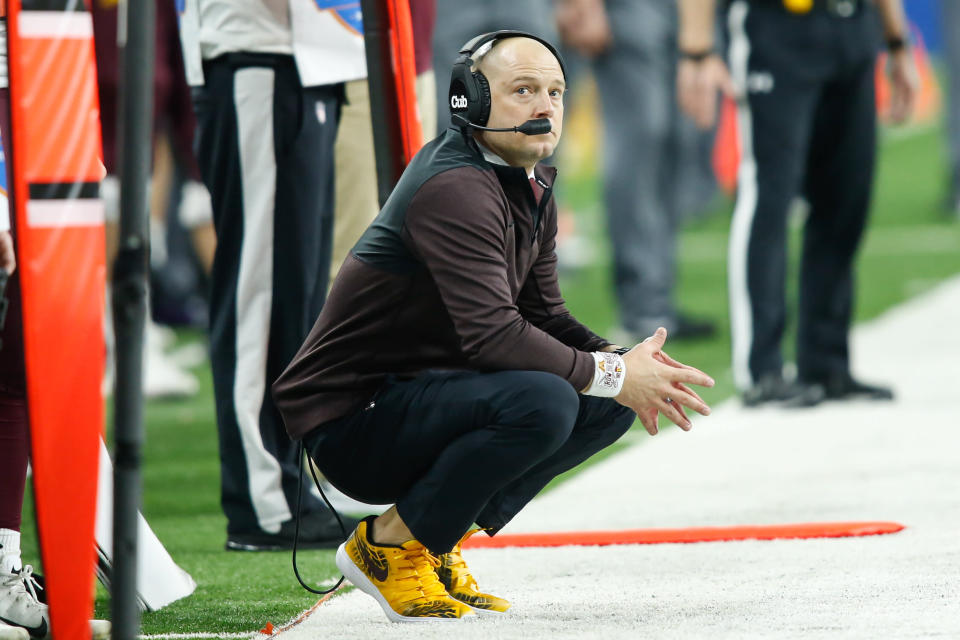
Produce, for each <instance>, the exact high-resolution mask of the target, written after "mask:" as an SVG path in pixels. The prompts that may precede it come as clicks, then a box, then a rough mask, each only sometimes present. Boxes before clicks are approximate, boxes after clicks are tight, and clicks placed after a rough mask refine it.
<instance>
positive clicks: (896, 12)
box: [875, 0, 956, 40]
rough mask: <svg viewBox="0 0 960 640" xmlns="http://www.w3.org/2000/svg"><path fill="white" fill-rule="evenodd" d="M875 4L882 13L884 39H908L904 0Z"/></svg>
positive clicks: (880, 1) (881, 0)
mask: <svg viewBox="0 0 960 640" xmlns="http://www.w3.org/2000/svg"><path fill="white" fill-rule="evenodd" d="M948 1H949V0H948ZM953 1H954V2H955V1H956V0H953ZM875 2H876V4H877V11H879V12H880V20H881V22H883V35H884V37H886V38H887V40H891V39H901V38H902V39H906V38H907V17H906V15H905V14H904V11H903V0H875Z"/></svg>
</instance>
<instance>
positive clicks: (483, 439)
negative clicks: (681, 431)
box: [304, 371, 635, 553]
mask: <svg viewBox="0 0 960 640" xmlns="http://www.w3.org/2000/svg"><path fill="white" fill-rule="evenodd" d="M634 418H635V415H634V413H633V412H632V411H631V410H630V409H627V408H626V407H624V406H622V405H620V404H618V403H617V402H616V401H614V400H612V399H609V398H595V397H591V396H581V395H579V394H578V393H577V392H576V391H574V390H573V388H572V387H571V386H570V384H569V383H567V382H566V381H565V380H563V379H562V378H559V377H557V376H555V375H553V374H550V373H544V372H540V371H503V372H498V373H475V372H426V373H423V374H421V375H419V376H417V377H415V378H413V379H407V380H397V379H391V380H389V381H388V382H387V383H386V384H385V385H384V386H383V388H382V389H381V390H380V391H379V392H378V394H377V395H376V397H375V398H374V400H373V401H372V402H371V404H369V405H367V407H366V408H364V409H362V410H360V411H358V412H356V413H354V414H352V415H348V416H346V417H344V418H341V419H338V420H335V421H333V422H330V423H327V424H326V425H323V426H321V427H319V428H318V429H316V430H314V431H312V432H311V433H310V434H309V435H308V436H307V437H306V438H305V439H304V440H305V444H306V446H307V448H308V451H309V452H310V455H311V456H312V457H313V459H314V461H316V463H317V466H319V468H320V469H321V470H322V471H323V473H324V475H325V476H326V478H327V479H328V480H329V481H330V482H331V483H332V484H333V485H334V486H336V487H337V488H338V489H340V490H341V491H343V492H344V493H345V494H347V495H349V496H351V497H353V498H355V499H357V500H360V501H363V502H368V503H376V504H387V503H396V505H397V510H398V511H399V513H400V517H401V518H403V521H404V522H405V523H406V525H407V526H408V527H409V528H410V531H411V532H413V535H414V536H415V537H416V539H417V540H419V541H420V542H422V543H423V544H424V545H426V547H427V548H428V549H430V550H431V551H434V552H436V553H445V552H447V551H449V550H450V549H451V548H453V546H454V545H455V544H456V543H457V541H458V540H459V539H460V537H461V536H462V535H463V534H464V533H465V532H466V531H467V529H468V528H469V527H470V525H471V524H472V523H474V522H475V523H477V524H478V525H480V526H481V527H485V528H489V529H490V530H491V531H489V533H490V535H493V534H494V533H495V532H496V531H498V530H499V529H501V528H502V527H503V526H504V525H505V524H506V523H507V522H509V521H510V519H511V518H513V516H515V515H516V514H517V513H518V512H519V511H520V510H521V509H522V508H523V507H524V506H525V505H526V504H527V503H528V502H529V501H530V500H531V499H533V497H534V496H535V495H537V493H538V492H539V491H540V490H541V489H543V487H545V486H546V485H547V483H548V482H550V480H552V479H553V478H554V477H556V476H557V475H559V474H560V473H563V472H564V471H567V470H568V469H572V468H573V467H575V466H576V465H578V464H580V463H581V462H583V461H584V460H586V459H587V458H589V457H590V456H591V455H593V454H594V453H596V452H597V451H600V450H601V449H603V448H605V447H607V446H609V445H610V444H612V443H613V442H615V441H616V440H617V439H618V438H619V437H620V436H622V435H623V434H624V433H625V432H626V431H627V429H628V428H629V427H630V425H631V424H633V420H634Z"/></svg>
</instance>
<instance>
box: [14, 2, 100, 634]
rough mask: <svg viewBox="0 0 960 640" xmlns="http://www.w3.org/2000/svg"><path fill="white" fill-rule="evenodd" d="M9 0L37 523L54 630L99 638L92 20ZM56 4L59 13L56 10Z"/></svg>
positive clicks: (96, 146)
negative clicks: (95, 622) (94, 621)
mask: <svg viewBox="0 0 960 640" xmlns="http://www.w3.org/2000/svg"><path fill="white" fill-rule="evenodd" d="M41 4H42V6H39V5H38V8H42V9H43V11H32V10H30V8H31V6H32V4H31V0H23V3H22V4H21V1H20V0H10V2H9V3H8V6H7V10H8V27H9V29H8V35H7V37H8V42H9V50H10V56H9V73H10V102H11V105H10V106H11V109H10V117H11V124H12V138H13V144H12V149H11V150H10V151H11V153H10V156H11V162H12V168H13V171H12V175H13V181H12V182H13V184H12V185H11V186H12V189H11V191H12V195H13V200H14V209H15V215H16V220H17V230H18V237H17V243H18V246H17V257H18V262H19V267H20V282H21V286H22V297H23V327H24V329H23V334H24V335H23V339H24V356H25V361H26V371H27V399H28V403H29V416H30V426H31V446H32V459H33V470H34V479H33V483H34V489H35V498H36V507H37V522H38V526H39V529H40V542H41V553H42V556H43V567H44V572H45V574H46V582H47V598H48V602H49V604H50V610H51V618H52V619H51V623H52V626H53V635H54V636H55V637H58V638H71V639H72V638H77V639H80V640H82V639H83V638H89V637H90V628H89V623H88V620H89V619H90V618H91V615H92V612H93V600H92V594H93V579H94V567H95V563H96V552H95V547H94V517H95V508H96V496H97V463H98V459H99V437H100V433H101V432H102V430H103V420H104V415H103V399H102V397H101V394H100V383H101V380H102V378H103V365H104V343H103V321H102V313H103V305H104V281H105V268H104V236H103V205H102V203H101V201H100V200H99V198H98V182H99V179H100V163H99V160H98V158H99V157H100V153H101V148H100V125H99V121H98V118H99V106H98V103H97V86H96V72H95V68H94V54H93V25H92V22H91V19H90V15H89V14H88V13H86V12H85V11H77V10H76V9H75V8H74V9H72V10H71V11H66V9H67V5H72V4H73V3H71V2H67V1H66V0H65V1H63V2H52V1H50V0H47V1H45V2H43V3H41ZM58 9H59V10H58Z"/></svg>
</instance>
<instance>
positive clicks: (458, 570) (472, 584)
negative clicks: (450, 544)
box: [437, 529, 510, 613]
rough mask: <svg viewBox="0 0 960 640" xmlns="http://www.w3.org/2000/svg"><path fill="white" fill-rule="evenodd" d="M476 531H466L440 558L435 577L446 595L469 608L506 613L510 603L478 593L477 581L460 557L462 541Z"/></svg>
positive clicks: (487, 594) (476, 530)
mask: <svg viewBox="0 0 960 640" xmlns="http://www.w3.org/2000/svg"><path fill="white" fill-rule="evenodd" d="M478 531H480V529H471V530H470V531H467V533H466V534H465V535H464V536H463V537H462V538H460V542H458V543H457V546H455V547H454V548H453V550H452V551H451V552H450V553H444V554H443V555H441V556H440V566H439V567H438V568H437V575H438V576H440V582H442V583H443V586H444V587H446V589H447V593H449V594H450V596H451V597H453V598H456V599H457V600H459V601H460V602H462V603H464V604H465V605H467V606H469V607H470V608H472V609H475V610H476V611H479V612H481V613H506V612H507V609H509V608H510V601H509V600H504V599H503V598H498V597H497V596H492V595H490V594H489V593H482V592H481V591H478V590H477V581H476V580H475V579H474V577H473V575H472V574H471V573H470V568H469V567H467V563H466V562H465V561H464V559H463V555H461V547H462V545H463V543H464V541H465V540H466V539H467V538H469V537H470V536H472V535H473V534H475V533H476V532H478Z"/></svg>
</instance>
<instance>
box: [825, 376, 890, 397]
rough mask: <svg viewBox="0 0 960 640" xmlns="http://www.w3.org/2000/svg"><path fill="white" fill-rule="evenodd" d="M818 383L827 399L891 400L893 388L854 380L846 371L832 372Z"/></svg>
mask: <svg viewBox="0 0 960 640" xmlns="http://www.w3.org/2000/svg"><path fill="white" fill-rule="evenodd" d="M818 384H820V385H822V386H823V388H824V390H825V392H826V396H827V398H828V399H829V400H856V399H863V400H893V389H891V388H890V387H882V386H880V385H872V384H866V383H864V382H860V381H859V380H854V378H853V376H851V375H850V374H849V373H847V372H846V371H844V372H842V373H833V374H831V375H829V376H827V378H825V379H824V380H821V381H820V382H819V383H818Z"/></svg>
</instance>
